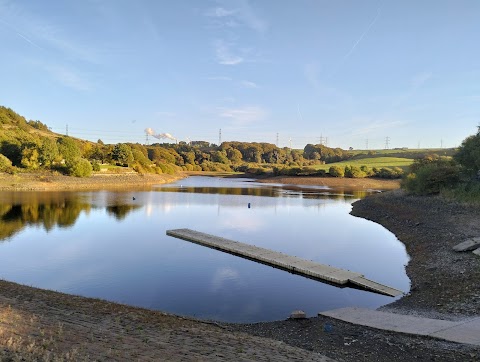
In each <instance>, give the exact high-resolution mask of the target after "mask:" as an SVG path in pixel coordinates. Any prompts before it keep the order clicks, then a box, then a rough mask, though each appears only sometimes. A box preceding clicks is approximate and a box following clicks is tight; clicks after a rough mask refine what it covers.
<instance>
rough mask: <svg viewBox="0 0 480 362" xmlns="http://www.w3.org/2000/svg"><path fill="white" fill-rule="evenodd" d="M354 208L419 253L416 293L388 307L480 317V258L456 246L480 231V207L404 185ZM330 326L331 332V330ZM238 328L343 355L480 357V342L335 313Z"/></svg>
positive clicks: (410, 269) (414, 268)
mask: <svg viewBox="0 0 480 362" xmlns="http://www.w3.org/2000/svg"><path fill="white" fill-rule="evenodd" d="M352 214H353V215H355V216H358V217H363V218H366V219H369V220H372V221H374V222H377V223H379V224H381V225H383V226H384V227H386V228H387V229H389V230H390V231H392V232H393V233H394V234H395V235H396V236H397V238H398V239H399V240H400V241H402V242H403V243H404V244H405V246H406V248H407V251H408V253H409V255H410V257H411V260H410V262H409V264H408V266H407V274H408V276H409V278H410V280H411V283H412V288H411V292H410V294H408V295H407V296H405V297H403V298H401V299H399V300H398V301H396V302H394V303H392V304H389V305H386V306H384V307H382V308H380V309H382V310H385V311H389V312H395V313H401V314H412V315H419V316H425V317H429V318H438V319H446V320H461V319H465V318H468V317H469V316H474V315H477V316H478V315H480V287H479V282H480V257H478V256H475V255H474V254H472V253H457V252H454V251H453V250H452V247H453V245H456V244H458V243H460V242H462V241H464V240H465V239H466V238H469V237H473V236H480V222H478V220H480V208H479V207H474V206H468V205H462V204H458V203H455V202H450V201H447V200H444V199H442V198H440V197H417V196H408V195H406V194H405V193H404V192H402V191H400V190H396V191H390V192H385V193H381V194H376V195H373V196H369V197H367V198H365V199H362V200H360V201H357V202H356V203H354V204H353V210H352ZM326 325H328V326H330V328H328V329H327V330H331V332H326V331H325V326H326ZM229 328H231V329H232V330H236V331H244V332H247V333H251V334H254V335H257V336H262V337H268V338H273V339H277V340H281V341H285V342H286V343H289V344H291V345H292V346H297V347H300V348H305V349H308V350H311V351H322V353H324V354H325V355H327V356H328V357H331V358H334V359H336V360H338V361H411V360H420V361H480V348H478V347H474V346H468V345H460V344H456V343H450V342H444V341H438V340H434V339H431V338H427V337H419V336H408V335H403V334H398V333H390V332H385V331H380V330H376V329H372V328H368V327H362V326H356V325H352V324H349V323H345V322H341V321H336V320H333V319H331V318H327V317H323V316H320V317H316V318H310V319H306V320H287V321H279V322H272V323H256V324H242V325H239V324H237V325H229Z"/></svg>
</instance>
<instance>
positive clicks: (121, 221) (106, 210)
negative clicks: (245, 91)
mask: <svg viewBox="0 0 480 362" xmlns="http://www.w3.org/2000/svg"><path fill="white" fill-rule="evenodd" d="M371 192H375V191H368V190H366V191H355V190H348V189H336V190H330V189H328V188H326V187H303V186H302V187H298V186H292V185H286V186H282V185H265V184H257V183H255V182H245V180H233V179H215V178H203V177H193V178H189V179H185V180H181V181H179V182H177V183H175V184H172V185H170V186H167V187H165V186H162V187H155V188H152V189H151V190H143V191H139V190H135V191H133V190H132V191H83V192H37V193H36V192H0V238H1V239H2V240H9V243H3V244H2V245H0V278H3V279H6V280H11V281H15V282H19V283H23V284H28V285H33V286H36V287H40V288H46V289H54V290H59V291H62V292H66V293H72V294H78V295H83V296H89V297H98V298H103V299H107V300H112V301H117V302H122V303H126V304H131V305H136V306H141V307H146V308H152V309H158V310H163V311H167V312H171V313H177V314H182V315H189V316H195V317H200V318H211V319H216V320H224V321H237V322H255V321H261V320H265V321H266V320H275V319H283V318H285V317H286V316H288V314H289V313H290V312H291V311H292V310H295V309H303V310H305V311H306V312H307V314H308V315H315V314H316V313H318V312H319V311H322V310H326V309H332V308H339V307H346V306H362V307H368V308H376V307H379V306H381V305H384V304H386V303H388V302H390V301H392V298H389V297H385V296H380V295H376V294H372V293H368V292H365V291H358V290H353V289H351V288H344V289H339V288H337V287H334V286H331V285H327V284H322V283H320V282H317V281H313V280H310V279H306V278H303V277H300V276H298V275H293V274H290V273H287V272H284V271H281V270H277V269H274V268H271V267H268V266H265V265H262V264H258V263H255V262H252V261H249V260H245V259H242V258H238V257H235V256H232V255H229V254H225V253H222V252H219V251H216V250H212V249H208V248H205V247H202V246H199V245H195V244H192V243H189V242H186V241H183V240H178V239H175V238H171V237H168V236H166V235H165V231H166V230H168V229H177V228H184V227H188V228H191V229H194V230H198V231H202V232H205V233H209V234H213V235H219V236H222V237H225V238H227V239H233V240H238V241H241V242H245V243H250V244H253V245H257V246H260V247H264V248H267V249H272V250H276V251H279V252H283V253H286V254H289V255H295V256H298V257H300V258H304V259H309V260H314V261H316V262H319V263H323V264H329V265H332V266H335V267H339V268H344V269H349V270H352V271H358V272H360V273H362V274H365V276H366V277H369V278H370V279H373V280H376V281H378V282H381V283H384V284H387V285H391V286H392V287H395V288H397V289H401V290H403V291H408V288H409V282H408V278H407V277H406V274H405V269H404V265H405V263H406V262H407V260H408V258H407V255H406V252H405V248H404V246H403V245H402V244H401V243H399V242H398V240H397V239H396V238H395V236H394V235H393V234H391V233H390V232H388V231H387V230H385V229H384V228H382V227H381V226H379V225H378V224H375V223H372V222H369V221H367V220H364V219H359V218H355V217H353V216H351V215H349V211H350V209H351V203H352V202H353V201H355V200H356V199H357V198H359V197H362V196H363V195H365V194H368V193H371ZM248 205H250V207H248Z"/></svg>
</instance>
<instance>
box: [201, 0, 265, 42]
mask: <svg viewBox="0 0 480 362" xmlns="http://www.w3.org/2000/svg"><path fill="white" fill-rule="evenodd" d="M222 3H224V4H225V5H226V6H229V7H232V8H231V9H226V8H225V7H222V6H217V7H215V8H211V9H209V10H208V11H207V12H206V15H207V17H210V18H213V19H215V23H214V24H215V25H219V26H224V27H238V26H245V27H247V28H249V29H251V30H253V31H255V32H257V33H261V34H263V33H265V32H266V31H267V30H268V23H267V21H266V20H265V19H263V18H262V17H260V16H259V15H258V14H257V13H256V12H255V11H254V9H253V8H252V6H251V5H250V2H249V1H248V0H234V1H232V0H230V1H226V2H222Z"/></svg>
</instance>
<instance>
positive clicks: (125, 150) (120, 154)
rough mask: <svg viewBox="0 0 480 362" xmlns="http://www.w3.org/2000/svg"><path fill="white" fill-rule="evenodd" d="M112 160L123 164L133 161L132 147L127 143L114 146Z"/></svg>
mask: <svg viewBox="0 0 480 362" xmlns="http://www.w3.org/2000/svg"><path fill="white" fill-rule="evenodd" d="M112 160H114V161H117V163H119V164H121V165H127V166H128V164H130V163H132V162H133V154H132V149H131V148H130V146H129V145H126V144H125V143H117V144H116V145H115V147H114V148H113V152H112Z"/></svg>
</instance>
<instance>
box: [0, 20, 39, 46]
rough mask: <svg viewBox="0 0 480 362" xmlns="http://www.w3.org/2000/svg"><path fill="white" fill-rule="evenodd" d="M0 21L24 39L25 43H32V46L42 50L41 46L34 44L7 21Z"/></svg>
mask: <svg viewBox="0 0 480 362" xmlns="http://www.w3.org/2000/svg"><path fill="white" fill-rule="evenodd" d="M0 23H2V24H4V25H5V26H6V27H7V28H10V30H11V31H13V32H14V33H15V34H17V35H18V36H19V37H20V38H22V39H23V40H25V41H26V42H27V43H29V44H30V45H33V46H34V47H36V48H38V49H40V50H44V49H43V48H42V47H41V46H39V45H37V44H35V43H34V42H33V41H31V40H30V39H28V38H27V37H26V36H25V35H23V34H22V33H20V32H18V31H17V29H15V28H14V27H13V26H12V25H10V24H9V23H7V22H6V21H5V20H2V19H0Z"/></svg>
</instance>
